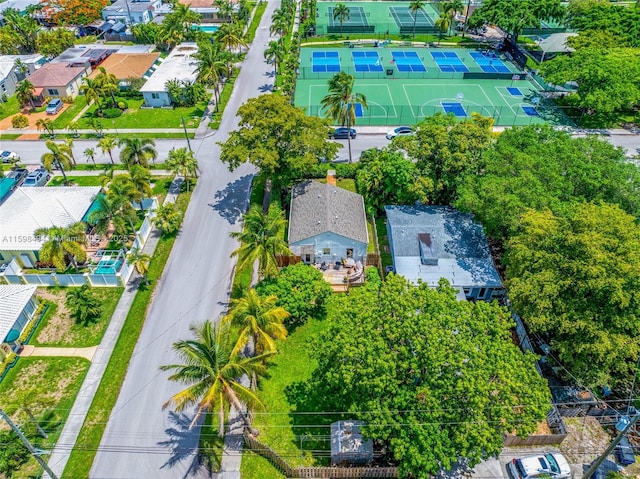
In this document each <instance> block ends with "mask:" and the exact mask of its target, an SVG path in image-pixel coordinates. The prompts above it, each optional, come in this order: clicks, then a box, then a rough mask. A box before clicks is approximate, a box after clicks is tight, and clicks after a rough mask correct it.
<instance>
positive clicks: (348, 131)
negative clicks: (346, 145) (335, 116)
mask: <svg viewBox="0 0 640 479" xmlns="http://www.w3.org/2000/svg"><path fill="white" fill-rule="evenodd" d="M356 135H357V132H356V129H355V128H346V127H343V126H341V127H340V128H336V129H335V130H333V135H332V136H333V138H334V139H335V140H346V139H347V136H350V137H351V139H352V140H353V139H354V138H355V137H356Z"/></svg>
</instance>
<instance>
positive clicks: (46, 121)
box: [36, 118, 53, 137]
mask: <svg viewBox="0 0 640 479" xmlns="http://www.w3.org/2000/svg"><path fill="white" fill-rule="evenodd" d="M36 128H37V129H38V130H44V131H46V132H47V133H49V136H51V137H53V122H52V121H51V119H50V118H40V119H39V120H38V121H36Z"/></svg>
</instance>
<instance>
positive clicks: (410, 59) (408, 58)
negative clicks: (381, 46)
mask: <svg viewBox="0 0 640 479" xmlns="http://www.w3.org/2000/svg"><path fill="white" fill-rule="evenodd" d="M391 56H392V57H393V61H394V62H395V64H396V67H398V71H399V72H426V71H427V69H426V68H425V66H424V64H423V63H422V60H420V57H419V56H418V53H417V52H403V51H400V52H391Z"/></svg>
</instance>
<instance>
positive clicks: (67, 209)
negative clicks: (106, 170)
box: [0, 186, 100, 251]
mask: <svg viewBox="0 0 640 479" xmlns="http://www.w3.org/2000/svg"><path fill="white" fill-rule="evenodd" d="M99 192H100V187H99V186H57V187H33V188H29V187H27V188H22V187H20V188H17V189H16V191H14V192H13V194H12V195H11V196H9V198H7V200H6V201H5V202H4V203H3V204H2V205H1V206H0V225H1V226H0V231H2V233H1V234H0V250H24V251H37V250H39V249H40V247H41V246H42V244H43V243H44V241H43V240H42V239H39V238H36V237H35V235H34V234H33V232H34V231H35V230H37V229H38V228H49V227H51V226H63V227H64V226H70V225H72V224H74V223H77V222H78V221H82V218H83V217H84V215H85V213H86V212H87V210H88V209H89V207H90V206H91V203H93V200H94V198H95V197H96V195H97V194H98V193H99Z"/></svg>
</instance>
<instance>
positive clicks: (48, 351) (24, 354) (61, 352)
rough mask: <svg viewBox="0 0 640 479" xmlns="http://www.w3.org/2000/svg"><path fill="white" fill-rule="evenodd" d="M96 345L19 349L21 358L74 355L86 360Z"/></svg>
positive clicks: (91, 356) (90, 357) (95, 348)
mask: <svg viewBox="0 0 640 479" xmlns="http://www.w3.org/2000/svg"><path fill="white" fill-rule="evenodd" d="M97 349H98V346H91V347H89V348H51V347H36V346H29V345H27V346H25V347H24V348H22V351H20V354H19V355H18V356H20V357H21V358H32V357H41V356H42V357H76V358H84V359H86V360H88V361H92V360H93V356H94V355H95V353H96V350H97Z"/></svg>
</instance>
